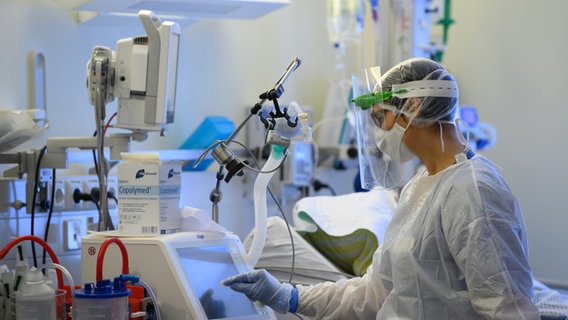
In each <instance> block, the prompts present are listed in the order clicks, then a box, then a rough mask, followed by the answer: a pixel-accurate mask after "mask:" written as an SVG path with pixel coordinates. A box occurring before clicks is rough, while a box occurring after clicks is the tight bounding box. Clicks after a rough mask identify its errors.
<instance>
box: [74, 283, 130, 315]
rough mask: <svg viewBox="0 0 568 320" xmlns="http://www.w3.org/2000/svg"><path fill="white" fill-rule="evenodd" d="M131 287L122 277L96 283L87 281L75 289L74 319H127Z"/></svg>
mask: <svg viewBox="0 0 568 320" xmlns="http://www.w3.org/2000/svg"><path fill="white" fill-rule="evenodd" d="M130 294H131V291H130V289H127V288H126V283H125V282H124V281H122V279H121V278H120V277H116V278H114V281H112V282H111V280H110V279H103V280H102V281H98V282H97V283H96V285H95V284H93V283H86V284H85V286H84V287H83V288H82V289H80V290H77V291H75V301H74V302H73V309H74V313H75V319H74V320H92V319H105V320H127V319H128V312H129V311H128V296H130Z"/></svg>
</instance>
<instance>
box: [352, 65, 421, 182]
mask: <svg viewBox="0 0 568 320" xmlns="http://www.w3.org/2000/svg"><path fill="white" fill-rule="evenodd" d="M352 89H353V98H354V99H353V100H354V101H353V103H351V104H350V108H351V110H352V112H353V114H354V115H355V125H356V126H355V127H356V131H357V147H358V159H359V171H360V177H361V187H362V188H363V189H366V190H371V189H377V188H380V189H396V188H401V187H402V186H403V185H404V183H406V181H408V179H409V177H412V175H413V174H414V166H415V165H416V164H415V163H414V162H413V161H411V162H410V163H405V164H399V163H397V162H395V161H392V160H391V159H390V158H389V157H388V156H387V155H386V154H384V153H382V152H381V151H380V150H379V148H378V147H377V144H376V141H375V128H376V126H377V125H379V126H380V125H382V123H383V122H384V118H385V113H386V111H387V110H390V111H392V112H395V113H398V112H397V110H396V108H395V107H393V106H390V105H386V104H383V103H381V102H382V101H380V102H378V101H377V102H375V103H372V104H369V105H367V106H366V107H360V106H358V104H357V103H356V100H357V97H365V98H366V97H369V96H365V95H369V94H373V95H374V96H382V94H381V86H380V68H379V67H374V68H368V69H364V70H362V71H361V72H358V73H354V74H353V76H352Z"/></svg>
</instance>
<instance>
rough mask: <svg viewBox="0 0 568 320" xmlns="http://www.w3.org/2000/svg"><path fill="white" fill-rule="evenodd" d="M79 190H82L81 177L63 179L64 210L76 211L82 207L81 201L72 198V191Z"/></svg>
mask: <svg viewBox="0 0 568 320" xmlns="http://www.w3.org/2000/svg"><path fill="white" fill-rule="evenodd" d="M75 190H79V191H81V192H83V183H82V181H81V179H78V178H76V179H69V180H65V210H67V211H76V210H81V209H83V204H82V203H81V202H75V200H73V192H75Z"/></svg>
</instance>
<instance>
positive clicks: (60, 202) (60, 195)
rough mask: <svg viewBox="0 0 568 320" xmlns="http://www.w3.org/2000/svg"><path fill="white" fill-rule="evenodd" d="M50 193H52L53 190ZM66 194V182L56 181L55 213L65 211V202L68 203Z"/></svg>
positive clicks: (53, 204)
mask: <svg viewBox="0 0 568 320" xmlns="http://www.w3.org/2000/svg"><path fill="white" fill-rule="evenodd" d="M49 192H51V190H50V191H49ZM65 194H66V192H65V182H64V181H61V180H55V194H54V197H53V203H52V206H53V210H54V211H63V210H65V202H66V198H65ZM50 197H51V195H50Z"/></svg>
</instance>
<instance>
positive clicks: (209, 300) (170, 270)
mask: <svg viewBox="0 0 568 320" xmlns="http://www.w3.org/2000/svg"><path fill="white" fill-rule="evenodd" d="M105 239H107V237H106V236H105V235H104V234H97V233H94V234H90V235H88V236H85V237H83V239H82V244H81V257H82V258H81V275H82V282H83V283H87V282H94V280H95V279H94V278H93V276H94V275H95V266H96V264H97V263H96V260H97V255H98V251H99V250H100V247H101V245H102V243H103V242H104V241H105ZM121 241H122V242H123V243H124V245H125V247H126V249H127V251H128V260H129V269H130V274H132V275H136V276H139V277H140V278H142V279H144V281H145V282H146V283H148V285H149V286H150V287H151V288H152V289H153V291H154V292H155V293H156V296H157V298H158V302H159V305H160V311H161V315H162V319H222V320H229V319H231V320H232V319H235V320H236V319H242V320H245V319H247V320H261V319H275V315H274V313H273V311H272V310H271V309H269V308H268V307H265V306H261V305H259V304H258V303H253V302H251V301H250V300H249V299H248V298H247V297H246V296H245V295H243V294H241V293H238V292H236V291H233V290H232V289H230V288H229V287H224V286H222V285H221V280H223V279H225V278H228V277H230V276H233V275H236V274H238V273H242V272H247V271H251V270H252V267H251V265H250V264H249V263H248V260H247V257H246V255H245V251H244V249H243V246H242V244H241V242H240V240H239V238H238V237H237V236H236V235H234V234H228V233H222V232H180V233H174V234H169V235H162V236H159V237H146V238H134V237H132V238H131V237H124V238H121ZM120 254H121V253H120V251H119V250H117V249H116V248H113V247H109V248H108V249H107V251H106V256H107V258H106V259H105V260H104V265H103V273H104V275H103V277H110V275H116V274H119V273H120V271H121V261H122V259H121V256H120Z"/></svg>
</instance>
